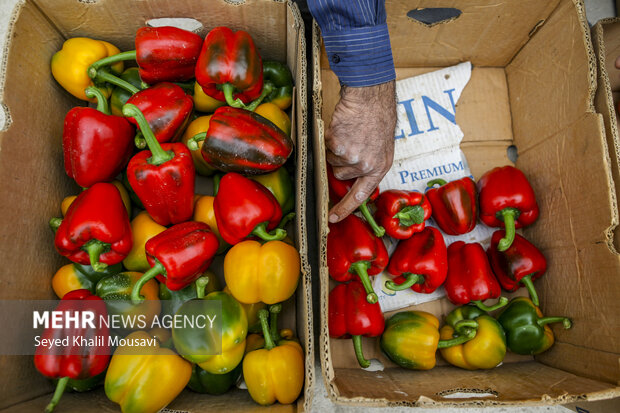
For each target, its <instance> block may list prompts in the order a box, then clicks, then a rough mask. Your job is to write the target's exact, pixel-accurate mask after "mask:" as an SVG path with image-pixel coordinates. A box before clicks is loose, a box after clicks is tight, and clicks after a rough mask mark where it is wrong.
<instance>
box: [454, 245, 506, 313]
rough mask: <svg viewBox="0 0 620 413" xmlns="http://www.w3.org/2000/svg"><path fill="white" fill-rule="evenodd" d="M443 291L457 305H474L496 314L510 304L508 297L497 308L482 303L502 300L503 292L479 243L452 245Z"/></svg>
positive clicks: (499, 302) (496, 305)
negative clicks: (488, 300)
mask: <svg viewBox="0 0 620 413" xmlns="http://www.w3.org/2000/svg"><path fill="white" fill-rule="evenodd" d="M444 288H445V290H446V295H447V296H448V299H449V300H450V301H451V302H452V304H455V305H464V304H468V303H472V304H475V305H476V306H477V307H478V308H480V309H481V310H483V311H494V310H497V309H498V308H500V307H503V306H505V305H506V304H507V303H508V299H507V298H506V297H500V299H499V301H498V302H497V304H495V305H493V306H490V307H489V306H486V305H484V304H483V303H482V301H484V300H487V299H489V298H497V297H499V296H500V294H501V292H502V291H501V288H500V286H499V283H498V282H497V279H496V278H495V275H493V271H492V270H491V266H490V265H489V260H488V258H487V255H486V253H485V252H484V249H483V248H482V245H480V244H478V243H477V242H474V243H470V244H469V243H468V244H466V243H464V242H463V241H456V242H453V243H452V244H450V246H449V247H448V276H447V277H446V282H445V284H444Z"/></svg>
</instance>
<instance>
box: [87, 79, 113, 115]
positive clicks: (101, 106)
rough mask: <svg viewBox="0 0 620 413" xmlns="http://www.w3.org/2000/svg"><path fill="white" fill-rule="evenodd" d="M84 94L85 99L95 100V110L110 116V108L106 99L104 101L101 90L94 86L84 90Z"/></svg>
mask: <svg viewBox="0 0 620 413" xmlns="http://www.w3.org/2000/svg"><path fill="white" fill-rule="evenodd" d="M84 94H85V95H86V97H89V98H96V99H97V110H98V111H99V112H101V113H103V114H106V115H109V114H110V106H108V99H106V97H105V96H103V93H102V92H101V90H99V89H98V88H96V87H95V86H89V87H87V88H86V89H84Z"/></svg>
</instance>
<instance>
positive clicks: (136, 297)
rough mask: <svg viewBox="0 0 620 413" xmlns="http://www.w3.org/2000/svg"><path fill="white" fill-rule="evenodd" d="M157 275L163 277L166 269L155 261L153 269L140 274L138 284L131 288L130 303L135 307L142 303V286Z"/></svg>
mask: <svg viewBox="0 0 620 413" xmlns="http://www.w3.org/2000/svg"><path fill="white" fill-rule="evenodd" d="M159 274H163V275H164V276H165V275H166V268H165V267H164V266H163V265H162V263H161V262H159V261H156V262H155V265H153V267H151V269H150V270H148V271H147V272H145V273H144V274H142V277H141V278H140V279H139V280H138V282H136V283H135V284H134V286H133V288H132V289H131V301H132V302H133V303H134V304H136V305H137V304H140V303H141V302H142V301H144V297H142V296H141V295H140V291H142V287H144V284H146V283H147V282H149V280H151V279H152V278H155V277H156V276H158V275H159ZM203 294H204V289H203Z"/></svg>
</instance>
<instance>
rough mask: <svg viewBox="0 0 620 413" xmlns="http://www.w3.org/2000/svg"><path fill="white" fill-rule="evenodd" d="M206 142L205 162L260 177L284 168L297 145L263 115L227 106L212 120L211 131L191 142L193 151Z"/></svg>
mask: <svg viewBox="0 0 620 413" xmlns="http://www.w3.org/2000/svg"><path fill="white" fill-rule="evenodd" d="M200 140H204V143H203V144H202V149H201V150H200V153H201V154H202V157H203V158H204V160H205V162H207V163H208V164H209V165H211V166H212V167H213V168H216V169H219V170H220V171H223V172H238V173H241V174H244V175H259V174H264V173H268V172H272V171H275V170H276V169H278V168H280V167H281V166H282V165H284V163H285V162H286V160H287V159H288V157H289V156H290V155H291V153H292V152H293V141H292V140H291V138H289V137H288V135H287V134H286V133H284V132H283V131H282V130H281V129H280V128H279V127H277V126H276V125H274V124H273V123H271V121H269V120H267V119H265V118H264V117H262V116H261V115H259V114H257V113H254V112H250V111H247V110H245V109H237V108H231V107H230V106H223V107H221V108H218V109H217V110H216V111H215V113H214V114H213V115H211V119H209V130H208V131H207V132H203V133H199V134H198V135H195V136H194V137H193V138H191V140H190V141H189V142H188V146H189V148H190V149H191V150H196V149H198V145H197V144H196V142H197V141H200Z"/></svg>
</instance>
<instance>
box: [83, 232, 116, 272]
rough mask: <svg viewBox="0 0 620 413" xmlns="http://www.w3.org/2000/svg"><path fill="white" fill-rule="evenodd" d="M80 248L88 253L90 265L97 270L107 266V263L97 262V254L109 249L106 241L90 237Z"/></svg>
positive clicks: (99, 270) (103, 269)
mask: <svg viewBox="0 0 620 413" xmlns="http://www.w3.org/2000/svg"><path fill="white" fill-rule="evenodd" d="M82 249H83V250H84V251H86V252H87V253H88V257H89V258H90V266H91V267H93V270H95V271H97V272H103V271H105V269H106V268H108V264H104V263H102V262H99V256H101V254H103V253H104V252H106V251H109V249H110V244H108V243H107V242H102V241H99V240H98V239H91V240H90V241H88V242H87V243H86V244H84V245H83V246H82Z"/></svg>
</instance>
